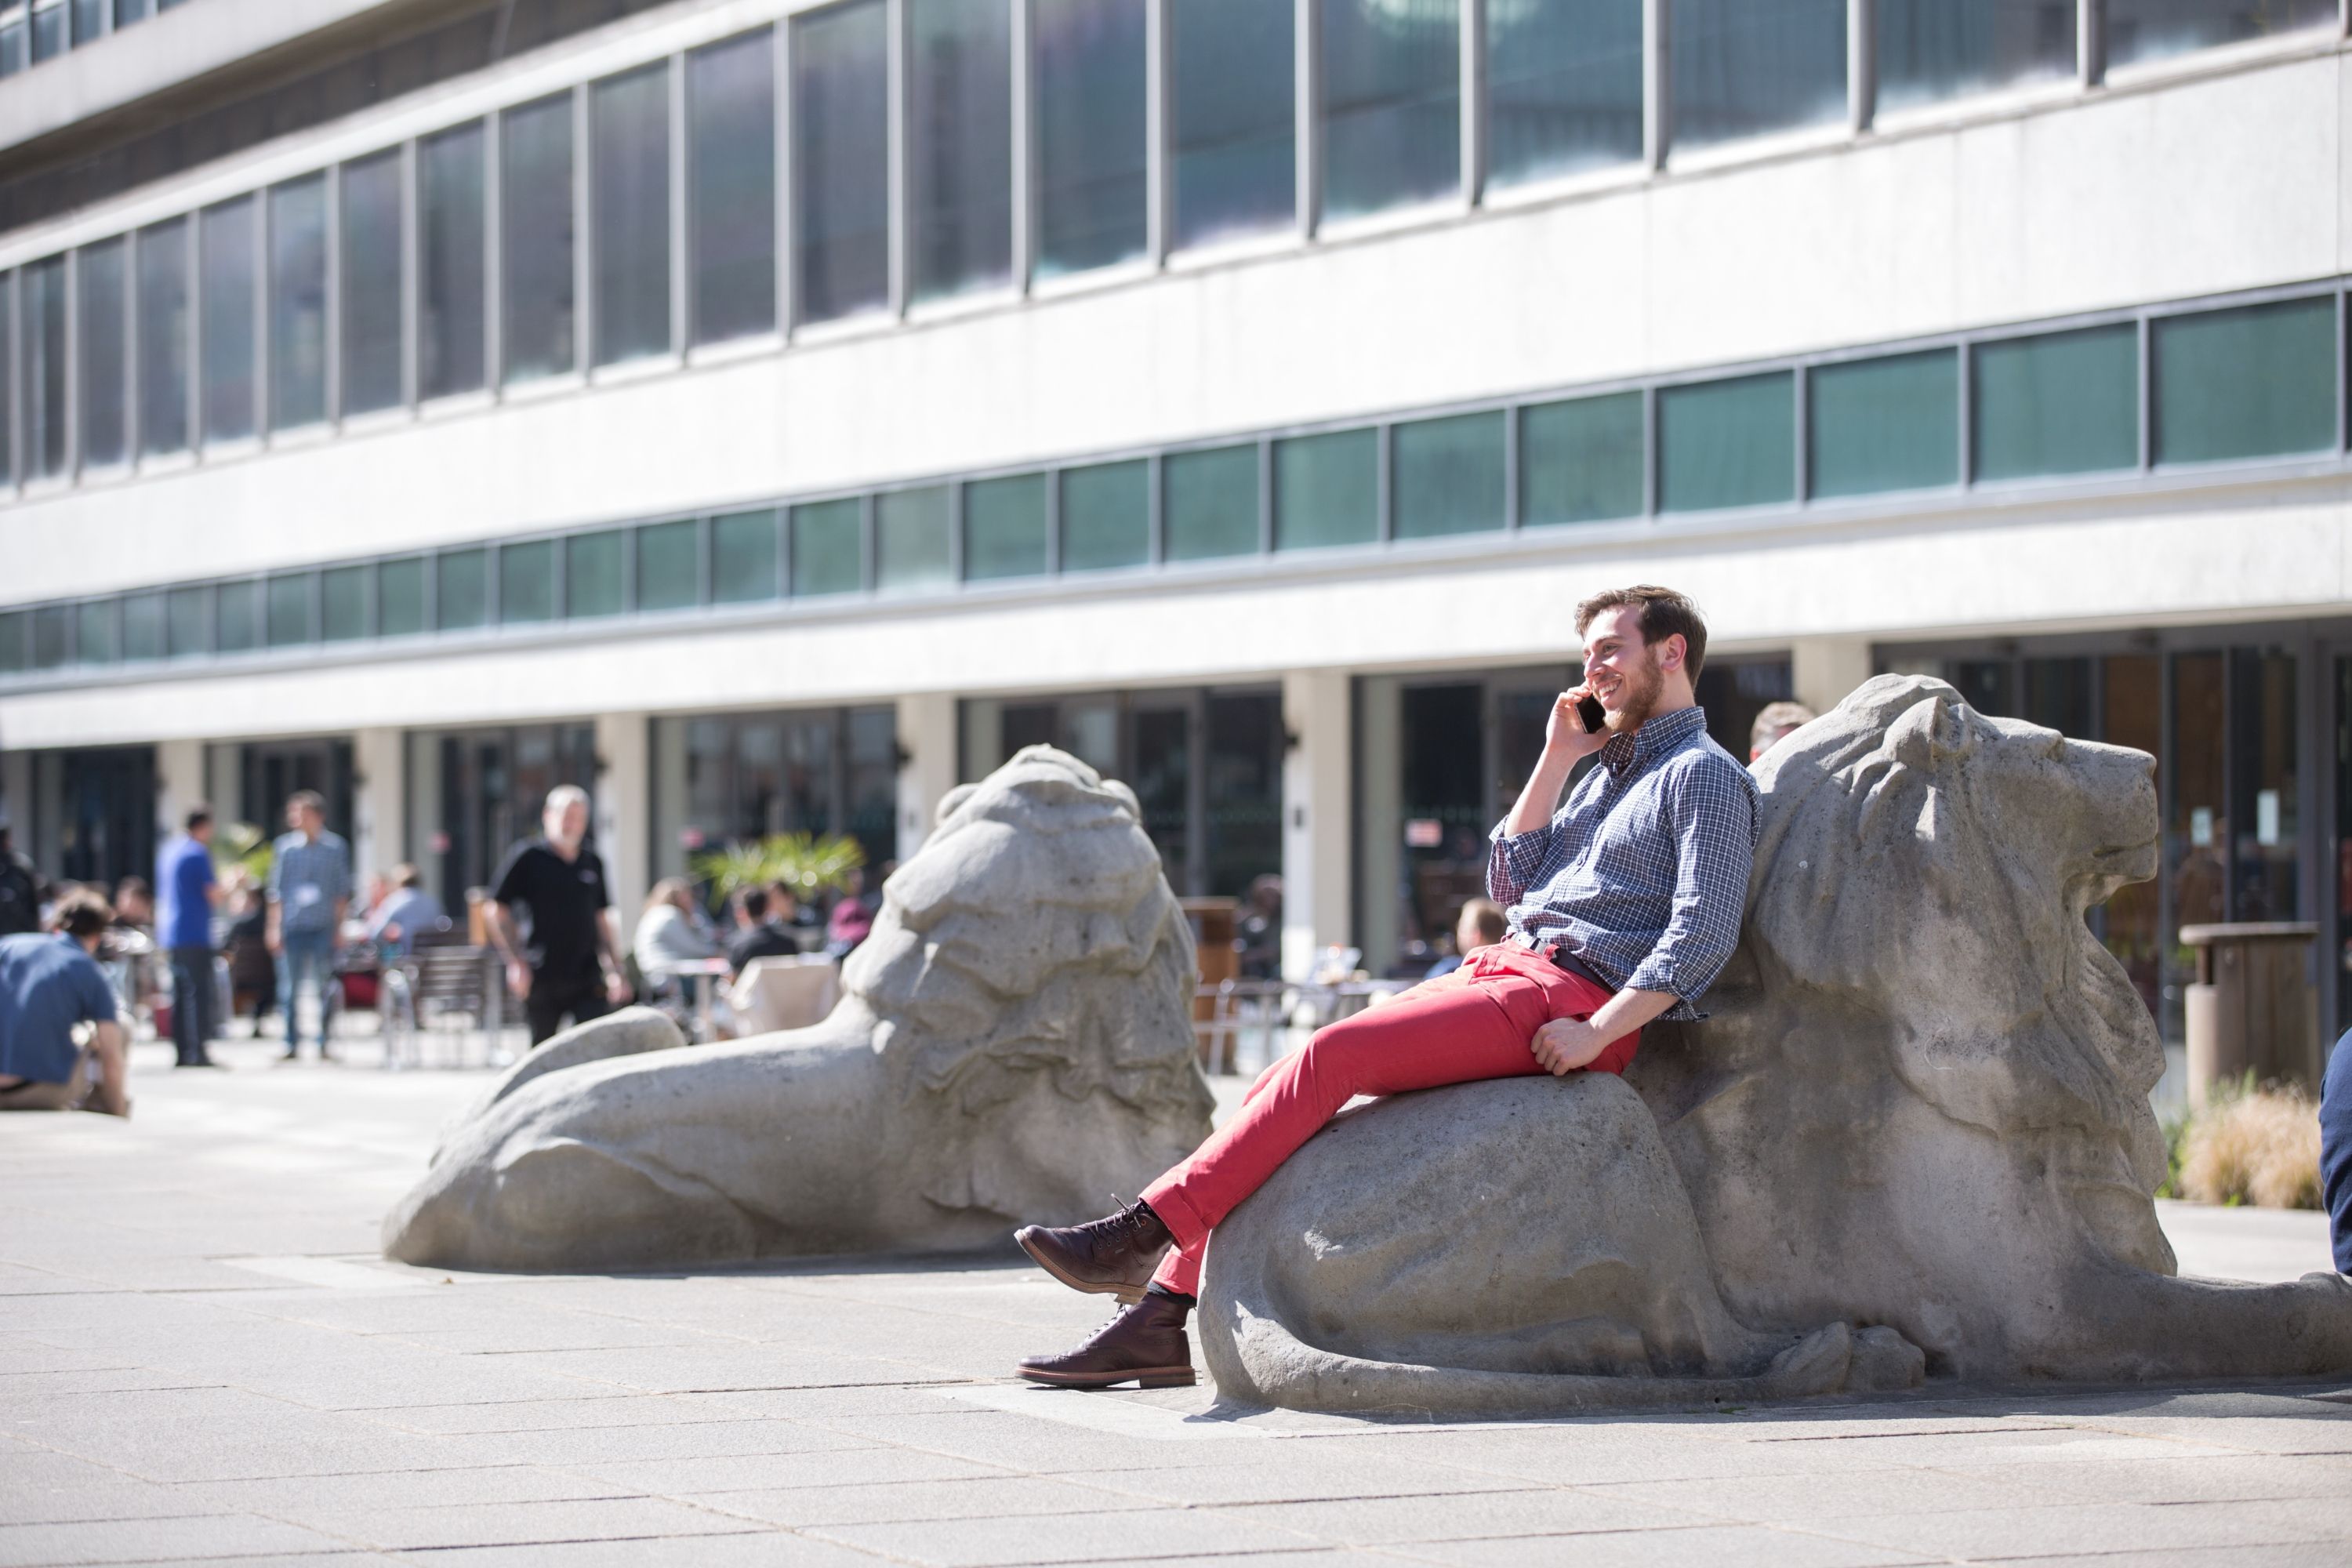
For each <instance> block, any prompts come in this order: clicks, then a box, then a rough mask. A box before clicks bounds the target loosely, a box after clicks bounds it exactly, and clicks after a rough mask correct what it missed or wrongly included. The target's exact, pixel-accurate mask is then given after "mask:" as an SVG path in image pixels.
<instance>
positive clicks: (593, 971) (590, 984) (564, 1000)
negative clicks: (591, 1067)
mask: <svg viewBox="0 0 2352 1568" xmlns="http://www.w3.org/2000/svg"><path fill="white" fill-rule="evenodd" d="M539 826H540V837H537V838H526V839H524V840H523V841H522V842H521V843H520V844H517V845H516V846H515V847H513V848H512V849H510V850H509V851H508V852H507V859H506V864H505V865H504V866H502V867H500V868H499V877H498V880H497V882H496V883H494V884H493V885H492V888H491V891H490V903H489V907H488V910H486V911H485V913H486V914H487V915H488V925H489V928H490V940H491V941H492V942H495V943H496V944H497V945H498V949H499V952H501V953H503V954H504V955H505V956H506V961H507V985H508V987H509V989H510V990H512V991H513V992H514V994H516V995H518V996H520V997H521V998H522V1001H523V1016H525V1018H527V1019H528V1020H529V1021H530V1043H531V1044H532V1045H534V1046H539V1045H544V1044H546V1042H547V1041H548V1040H549V1039H550V1038H551V1037H553V1036H554V1034H555V1032H556V1031H557V1030H558V1029H560V1028H562V1026H563V1020H564V1019H565V1018H566V1017H569V1018H570V1019H571V1020H572V1022H573V1023H575V1024H584V1023H586V1022H588V1020H589V1019H591V1018H601V1017H603V1016H604V1015H605V1014H607V1013H609V1012H611V1011H612V1010H613V1009H614V1008H615V1007H617V1006H619V1005H622V1004H623V1003H625V1002H626V1001H627V1000H628V999H629V982H628V978H627V976H626V975H625V973H623V965H622V963H621V943H620V939H619V938H618V937H617V936H615V935H614V928H613V897H612V895H611V894H610V893H609V892H607V891H606V890H605V885H604V859H603V858H602V857H600V856H599V855H598V854H597V853H596V851H595V850H594V849H593V847H590V845H589V843H588V792H587V791H586V790H583V789H582V788H581V787H580V786H579V785H577V784H558V785H556V786H555V787H554V788H553V789H551V790H549V791H548V792H547V804H546V805H545V806H544V807H543V808H542V809H541V812H540V816H539ZM518 910H520V911H521V916H522V921H521V922H519V921H518V919H517V911H518Z"/></svg>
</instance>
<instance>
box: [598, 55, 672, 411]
mask: <svg viewBox="0 0 2352 1568" xmlns="http://www.w3.org/2000/svg"><path fill="white" fill-rule="evenodd" d="M588 123H589V133H590V137H591V140H592V142H593V144H594V160H595V161H594V163H593V165H592V168H593V172H594V179H595V197H594V202H593V205H592V207H591V209H590V210H591V211H592V212H593V213H594V214H595V229H596V265H595V278H596V363H598V364H613V363H617V362H618V361H621V360H630V359H642V358H644V357H645V356H646V355H647V354H659V353H668V352H669V348H670V334H669V315H670V310H669V305H670V300H669V265H670V258H669V67H668V66H667V65H656V66H648V67H646V68H645V69H644V70H639V71H632V72H630V73H629V74H628V75H627V76H623V77H614V79H612V80H610V81H600V82H598V83H597V84H596V85H595V86H594V87H593V88H592V89H590V90H589V97H588Z"/></svg>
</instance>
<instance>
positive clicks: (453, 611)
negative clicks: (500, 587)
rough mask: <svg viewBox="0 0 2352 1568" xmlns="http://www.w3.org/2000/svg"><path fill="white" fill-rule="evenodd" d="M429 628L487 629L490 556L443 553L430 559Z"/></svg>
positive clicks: (483, 552) (468, 552) (477, 551)
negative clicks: (431, 570)
mask: <svg viewBox="0 0 2352 1568" xmlns="http://www.w3.org/2000/svg"><path fill="white" fill-rule="evenodd" d="M433 590H434V591H433V624H434V625H435V626H438V627H440V629H441V630H443V631H445V632H453V631H464V630H467V628H469V627H473V626H488V624H489V620H490V552H488V550H484V549H480V548H475V549H472V550H445V551H443V552H441V553H440V554H438V555H436V556H435V557H434V584H433Z"/></svg>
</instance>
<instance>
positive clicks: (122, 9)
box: [114, 0, 155, 27]
mask: <svg viewBox="0 0 2352 1568" xmlns="http://www.w3.org/2000/svg"><path fill="white" fill-rule="evenodd" d="M154 14H155V0H114V25H115V26H118V27H127V26H131V23H133V22H143V21H145V20H146V19H147V18H148V17H150V16H153V15H154Z"/></svg>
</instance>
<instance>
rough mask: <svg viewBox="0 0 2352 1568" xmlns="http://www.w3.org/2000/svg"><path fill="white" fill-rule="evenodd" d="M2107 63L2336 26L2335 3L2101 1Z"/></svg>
mask: <svg viewBox="0 0 2352 1568" xmlns="http://www.w3.org/2000/svg"><path fill="white" fill-rule="evenodd" d="M2105 3H2106V7H2107V63H2108V64H2109V65H2110V66H2127V65H2135V64H2137V63H2138V62H2139V61H2141V60H2154V59H2162V58H2164V57H2165V56H2167V55H2179V54H2186V53H2188V52H2189V50H2191V49H2210V48H2211V47H2214V46H2215V45H2217V44H2235V43H2242V42H2243V41H2244V40H2246V39H2248V38H2265V37H2275V36H2276V35H2278V34H2282V33H2293V32H2299V31H2301V30H2302V29H2303V28H2305V27H2319V26H2326V25H2327V24H2328V23H2330V22H2333V21H2334V20H2336V5H2335V0H2105Z"/></svg>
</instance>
